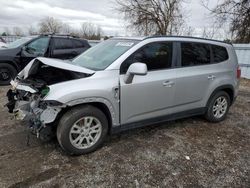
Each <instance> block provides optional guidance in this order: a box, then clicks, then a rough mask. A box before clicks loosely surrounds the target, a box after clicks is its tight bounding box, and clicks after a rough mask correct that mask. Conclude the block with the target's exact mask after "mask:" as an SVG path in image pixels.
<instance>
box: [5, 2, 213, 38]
mask: <svg viewBox="0 0 250 188" xmlns="http://www.w3.org/2000/svg"><path fill="white" fill-rule="evenodd" d="M186 2H188V3H186V4H185V5H184V6H183V7H184V8H185V12H186V13H187V20H186V21H187V24H188V25H190V26H192V27H193V28H196V29H197V30H196V31H199V29H202V28H204V27H209V24H211V19H210V16H209V12H208V11H207V10H206V9H205V8H204V7H202V6H201V3H200V0H186ZM216 2H217V0H210V6H214V5H216ZM114 7H115V3H114V0H0V32H2V31H3V30H4V28H5V27H8V28H12V27H14V26H19V27H22V28H23V30H27V28H28V27H29V26H30V25H32V26H34V27H35V26H36V24H37V23H38V22H39V20H41V19H42V18H44V17H46V16H50V17H55V18H57V19H60V20H61V21H63V22H65V23H68V24H70V25H71V26H72V27H74V28H80V25H81V23H82V22H86V21H88V22H93V23H95V24H98V25H100V26H101V27H102V29H103V31H104V32H105V34H106V35H131V32H130V31H126V29H125V23H124V21H123V20H122V17H121V15H119V14H118V13H117V12H115V10H114Z"/></svg>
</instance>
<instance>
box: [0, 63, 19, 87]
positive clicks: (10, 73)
mask: <svg viewBox="0 0 250 188" xmlns="http://www.w3.org/2000/svg"><path fill="white" fill-rule="evenodd" d="M16 75H17V70H16V68H15V67H14V66H12V65H10V64H8V63H0V85H1V86H4V85H9V84H10V81H11V80H12V79H14V78H15V77H16Z"/></svg>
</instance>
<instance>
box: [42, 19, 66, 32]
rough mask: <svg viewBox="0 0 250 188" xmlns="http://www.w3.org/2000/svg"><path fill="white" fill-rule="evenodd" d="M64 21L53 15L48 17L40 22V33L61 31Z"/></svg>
mask: <svg viewBox="0 0 250 188" xmlns="http://www.w3.org/2000/svg"><path fill="white" fill-rule="evenodd" d="M62 26H63V23H62V22H61V21H60V20H57V19H55V18H53V17H46V18H44V19H42V20H41V22H40V23H39V31H40V33H60V32H61V29H62Z"/></svg>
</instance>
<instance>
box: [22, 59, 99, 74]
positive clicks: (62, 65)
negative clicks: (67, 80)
mask: <svg viewBox="0 0 250 188" xmlns="http://www.w3.org/2000/svg"><path fill="white" fill-rule="evenodd" d="M39 63H43V64H45V65H48V66H51V67H56V68H59V69H64V70H69V71H73V72H80V73H85V74H94V73H95V71H93V70H90V69H87V68H84V67H80V66H77V65H73V64H70V63H67V61H63V60H59V59H52V58H45V57H38V58H35V59H33V60H32V61H31V62H30V63H29V64H28V65H27V66H26V67H25V68H24V69H23V70H22V71H21V72H20V73H19V74H18V76H19V77H23V78H24V79H26V78H27V77H28V76H29V74H30V70H31V69H32V70H33V69H36V66H38V65H39Z"/></svg>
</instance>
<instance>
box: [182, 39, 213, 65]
mask: <svg viewBox="0 0 250 188" xmlns="http://www.w3.org/2000/svg"><path fill="white" fill-rule="evenodd" d="M181 63H182V66H183V67H186V66H195V65H206V64H210V47H209V45H208V44H202V43H192V42H183V43H181Z"/></svg>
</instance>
